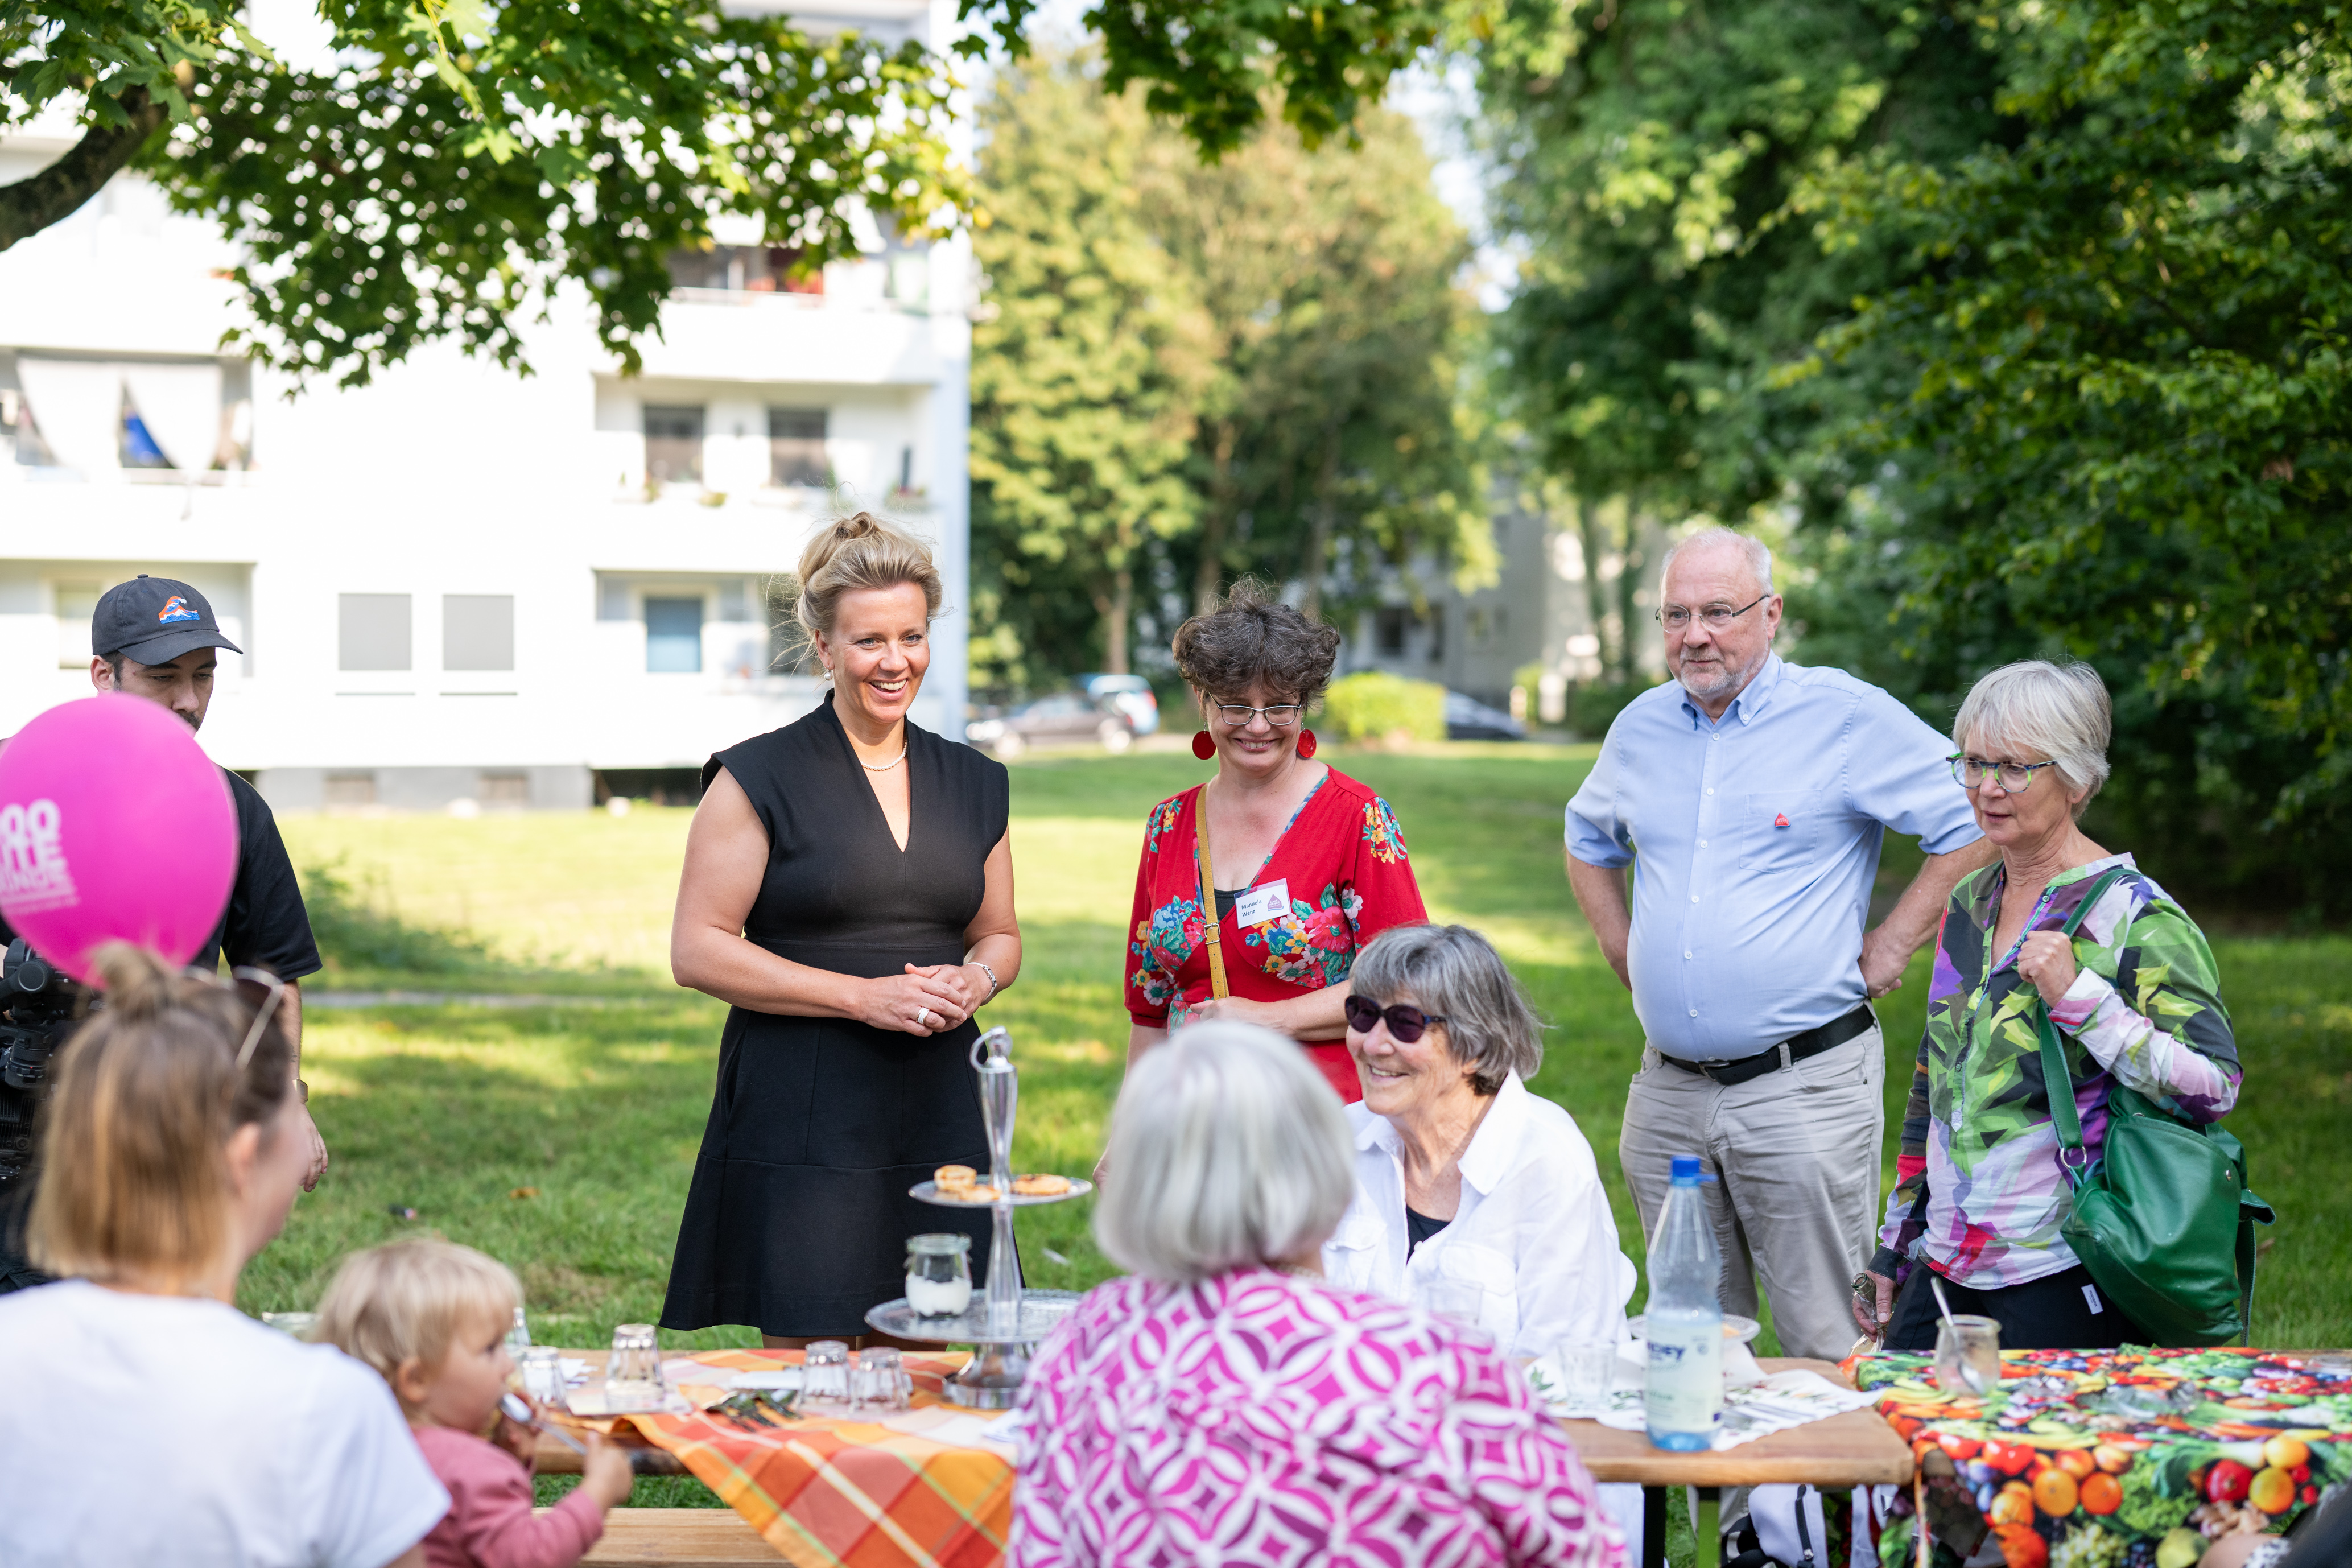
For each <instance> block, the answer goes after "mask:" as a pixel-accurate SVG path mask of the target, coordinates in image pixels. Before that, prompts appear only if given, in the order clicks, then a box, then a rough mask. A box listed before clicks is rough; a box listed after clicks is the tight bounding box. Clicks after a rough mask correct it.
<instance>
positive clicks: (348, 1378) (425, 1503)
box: [0, 1279, 449, 1568]
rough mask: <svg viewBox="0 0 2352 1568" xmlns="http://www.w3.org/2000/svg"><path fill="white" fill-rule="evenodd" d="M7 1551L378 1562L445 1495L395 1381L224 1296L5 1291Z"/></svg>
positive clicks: (30, 1561) (84, 1556) (94, 1559)
mask: <svg viewBox="0 0 2352 1568" xmlns="http://www.w3.org/2000/svg"><path fill="white" fill-rule="evenodd" d="M0 1467H5V1471H6V1474H7V1478H8V1480H7V1487H6V1501H5V1504H0V1563H6V1564H8V1565H9V1568H48V1565H49V1564H53V1563H56V1564H64V1563H73V1564H83V1563H87V1564H89V1565H90V1568H118V1565H120V1564H124V1563H175V1564H190V1565H197V1564H201V1565H204V1568H212V1565H214V1564H221V1565H228V1564H237V1565H240V1568H242V1565H246V1564H251V1565H253V1568H383V1564H385V1563H389V1562H391V1561H392V1560H393V1559H394V1558H395V1557H398V1556H399V1555H400V1554H401V1553H402V1552H405V1551H407V1550H408V1549H409V1548H410V1547H411V1546H414V1545H415V1544H416V1542H419V1541H422V1540H423V1539H424V1538H425V1532H426V1531H429V1530H431V1529H432V1528H433V1526H434V1525H435V1524H436V1523H437V1522H439V1521H440V1519H441V1516H442V1515H443V1514H444V1513H446V1512H447V1511H448V1508H449V1494H448V1493H447V1492H446V1491H444V1490H442V1489H441V1483H440V1482H439V1481H437V1480H436V1479H433V1472H432V1471H431V1470H429V1469H427V1468H425V1458H424V1456H423V1455H422V1454H421V1453H419V1452H418V1451H417V1447H416V1440H415V1437H414V1436H411V1435H410V1433H409V1430H408V1424H407V1422H405V1421H404V1420H403V1419H402V1417H401V1414H400V1406H399V1405H398V1404H397V1403H396V1402H395V1401H394V1398H393V1396H392V1390H391V1389H390V1388H388V1387H386V1386H385V1384H384V1382H383V1379H382V1378H381V1377H378V1376H377V1375H376V1374H375V1373H374V1372H373V1371H372V1370H371V1369H369V1368H368V1367H366V1366H364V1365H362V1363H359V1362H356V1361H353V1360H352V1358H351V1357H349V1356H347V1355H345V1354H343V1353H342V1352H341V1351H338V1350H336V1349H334V1348H333V1347H332V1346H331V1345H309V1344H303V1343H301V1342H299V1341H296V1340H292V1339H289V1338H288V1337H287V1336H286V1335H284V1334H281V1333H279V1332H278V1331H277V1330H275V1329H268V1328H264V1327H263V1326H262V1325H261V1324H259V1323H257V1322H255V1321H253V1320H252V1319H250V1318H248V1317H247V1316H246V1315H245V1314H244V1313H242V1312H239V1311H238V1310H236V1309H235V1308H234V1307H230V1306H227V1305H226V1304H225V1303H223V1302H219V1301H213V1300H194V1299H191V1298H187V1297H173V1296H142V1295H134V1294H131V1292H128V1291H121V1290H109V1289H103V1288H102V1287H100V1286H97V1285H92V1284H90V1283H89V1282H88V1281H87V1280H79V1279H68V1280H64V1281H61V1282H59V1283H58V1284H55V1285H44V1286H42V1287H40V1288H39V1289H34V1290H20V1291H18V1292H16V1294H14V1295H11V1296H0Z"/></svg>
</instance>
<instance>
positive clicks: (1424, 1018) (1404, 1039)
mask: <svg viewBox="0 0 2352 1568" xmlns="http://www.w3.org/2000/svg"><path fill="white" fill-rule="evenodd" d="M1344 1010H1345V1011H1346V1013H1347V1015H1348V1027H1349V1028H1351V1029H1353V1030H1355V1031H1356V1033H1358V1034H1360V1035H1369V1034H1370V1033H1371V1032H1372V1026H1374V1025H1376V1024H1378V1023H1380V1022H1381V1021H1382V1020H1383V1019H1385V1020H1386V1021H1387V1023H1388V1026H1389V1036H1390V1037H1391V1038H1392V1039H1394V1040H1395V1041H1396V1043H1397V1044H1399V1045H1401V1046H1409V1045H1411V1044H1412V1043H1413V1042H1414V1041H1415V1040H1418V1039H1419V1038H1421V1037H1422V1034H1423V1031H1424V1030H1426V1029H1427V1028H1428V1027H1429V1026H1431V1025H1432V1024H1443V1023H1444V1022H1446V1019H1445V1017H1444V1016H1443V1015H1441V1014H1437V1013H1424V1012H1423V1011H1422V1010H1421V1009H1420V1008H1418V1007H1415V1006H1413V1005H1412V1004H1410V1003H1406V1002H1398V1003H1395V1004H1393V1005H1390V1006H1387V1007H1383V1006H1381V1005H1380V1004H1379V1003H1377V1002H1375V1001H1373V1000H1372V999H1371V998H1370V997H1369V996H1350V997H1349V998H1348V1000H1347V1002H1346V1003H1345V1004H1344Z"/></svg>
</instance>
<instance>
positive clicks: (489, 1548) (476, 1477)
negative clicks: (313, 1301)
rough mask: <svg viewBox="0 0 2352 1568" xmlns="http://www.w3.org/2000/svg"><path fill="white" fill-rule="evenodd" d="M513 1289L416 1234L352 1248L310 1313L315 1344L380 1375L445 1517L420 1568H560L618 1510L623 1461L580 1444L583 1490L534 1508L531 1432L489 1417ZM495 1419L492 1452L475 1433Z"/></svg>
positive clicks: (507, 1361) (505, 1371)
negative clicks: (442, 1490) (432, 1479)
mask: <svg viewBox="0 0 2352 1568" xmlns="http://www.w3.org/2000/svg"><path fill="white" fill-rule="evenodd" d="M521 1302H522V1287H521V1286H520V1284H519V1283H518V1282H517V1281H516V1279H515V1277H514V1274H513V1272H512V1271H511V1270H510V1269H509V1268H507V1266H506V1265H505V1264H503V1263H500V1262H499V1261H498V1260H497V1259H496V1258H488V1257H485V1256H484V1255H482V1254H481V1253H478V1252H477V1251H475V1250H474V1249H473V1248H472V1247H459V1246H457V1244H456V1243H454V1242H447V1241H440V1240H436V1239H433V1238H429V1237H419V1238H416V1239H415V1240H410V1241H394V1242H389V1243H387V1244H385V1245H384V1246H382V1247H371V1248H369V1249H368V1250H367V1251H365V1252H355V1253H353V1254H352V1256H351V1257H349V1258H345V1259H344V1260H343V1266H342V1268H340V1269H339V1270H337V1271H336V1274H335V1280H334V1283H333V1284H331V1285H330V1286H329V1287H328V1288H327V1296H326V1300H323V1301H321V1302H320V1303H319V1338H320V1339H321V1340H324V1341H326V1342H329V1343H331V1344H333V1345H335V1346H337V1347H338V1348H340V1349H341V1351H342V1352H344V1353H345V1354H347V1355H352V1356H356V1357H357V1358H358V1359H360V1360H361V1361H363V1362H365V1363H368V1364H369V1365H370V1366H372V1367H373V1368H375V1370H376V1371H377V1372H378V1373H382V1374H383V1380H384V1382H386V1383H388V1384H391V1385H392V1392H393V1394H394V1397H396V1398H397V1399H398V1400H399V1401H400V1407H401V1409H402V1410H403V1411H404V1413H405V1414H406V1415H407V1416H408V1424H409V1426H410V1429H411V1430H413V1431H414V1432H415V1435H416V1446H417V1447H419V1448H421V1449H422V1450H424V1454H425V1464H426V1465H428V1466H429V1467H431V1468H432V1470H433V1473H434V1474H435V1475H436V1476H437V1477H439V1478H440V1480H441V1484H442V1485H443V1486H445V1487H446V1488H448V1489H449V1512H448V1514H447V1516H446V1517H445V1518H444V1519H443V1520H442V1521H441V1522H440V1523H439V1524H437V1525H436V1526H434V1527H433V1531H432V1533H431V1534H429V1535H427V1536H426V1537H425V1562H426V1563H428V1564H429V1565H430V1568H571V1565H572V1563H577V1562H579V1561H580V1559H581V1558H582V1556H583V1555H584V1554H585V1553H586V1552H587V1551H588V1549H589V1548H590V1547H591V1546H593V1545H594V1544H595V1543H596V1539H597V1537H599V1536H601V1535H603V1534H604V1515H605V1513H606V1512H607V1511H608V1510H612V1509H614V1508H616V1507H618V1506H619V1505H620V1504H621V1503H623V1502H625V1501H626V1500H627V1499H628V1496H629V1487H630V1482H631V1475H630V1470H629V1461H628V1458H627V1456H626V1455H625V1454H623V1453H622V1452H621V1451H620V1450H619V1449H617V1448H614V1447H611V1446H609V1445H608V1444H606V1443H605V1442H604V1439H603V1438H602V1437H601V1436H594V1435H593V1434H592V1435H591V1436H590V1437H589V1439H588V1458H587V1462H586V1464H585V1466H584V1467H583V1468H585V1470H586V1472H587V1473H586V1474H585V1475H584V1476H583V1477H582V1478H581V1483H580V1486H579V1487H578V1488H577V1489H575V1490H573V1491H572V1494H571V1495H570V1496H568V1497H566V1498H565V1499H564V1500H562V1502H560V1503H558V1504H556V1505H555V1507H554V1508H552V1509H551V1510H548V1511H547V1512H546V1513H545V1514H541V1515H536V1516H535V1515H533V1513H532V1512H531V1484H530V1454H531V1448H530V1441H531V1438H530V1433H529V1432H527V1431H525V1430H524V1429H523V1428H521V1427H520V1426H516V1425H515V1424H514V1423H512V1422H510V1421H507V1420H505V1419H504V1418H503V1417H499V1416H498V1409H499V1399H500V1398H501V1397H502V1396H503V1395H504V1394H506V1392H507V1378H508V1376H509V1374H510V1373H512V1372H513V1371H514V1358H513V1357H512V1356H510V1355H509V1354H508V1353H507V1348H506V1334H507V1329H508V1327H509V1325H510V1324H511V1323H512V1322H513V1321H514V1313H515V1309H516V1308H517V1307H518V1306H520V1305H521ZM493 1417H498V1431H499V1438H500V1439H501V1443H503V1444H507V1445H511V1446H510V1447H509V1446H501V1443H493V1442H491V1441H489V1440H488V1438H485V1437H484V1436H481V1434H482V1433H484V1432H485V1431H488V1429H489V1428H490V1426H491V1423H492V1419H493Z"/></svg>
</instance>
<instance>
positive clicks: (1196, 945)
mask: <svg viewBox="0 0 2352 1568" xmlns="http://www.w3.org/2000/svg"><path fill="white" fill-rule="evenodd" d="M1338 653H1339V633H1337V632H1335V631H1333V630H1332V629H1331V628H1330V627H1328V626H1318V625H1316V624H1315V623H1313V622H1311V621H1309V620H1307V617H1306V616H1302V615H1301V614H1299V613H1298V611H1297V610H1296V609H1293V608H1292V607H1291V606H1289V605H1285V604H1282V603H1280V602H1279V601H1277V600H1274V599H1271V598H1269V597H1268V596H1267V595H1265V594H1264V593H1263V592H1262V591H1261V590H1260V589H1258V588H1257V587H1256V586H1255V584H1250V583H1243V584H1239V585H1237V586H1236V587H1235V588H1234V591H1233V593H1232V595H1230V596H1228V597H1227V599H1226V600H1225V602H1224V604H1223V605H1221V606H1220V607H1219V608H1217V609H1216V610H1214V611H1213V612H1211V613H1210V614H1207V615H1202V616H1193V617H1192V619H1191V620H1189V621H1187V622H1185V623H1184V625H1183V626H1182V627H1181V628H1180V629H1179V630H1178V632H1177V633H1176V664H1177V668H1179V669H1181V671H1182V672H1183V675H1184V679H1185V680H1186V681H1188V682H1189V683H1190V684H1191V685H1192V692H1193V697H1194V700H1196V701H1197V702H1198V703H1199V704H1200V706H1201V710H1202V718H1203V719H1204V720H1205V721H1207V724H1208V728H1207V729H1206V730H1204V731H1202V735H1203V736H1205V737H1207V739H1208V741H1209V742H1213V743H1214V745H1215V748H1216V750H1215V752H1214V753H1213V754H1214V755H1215V757H1216V759H1217V772H1216V776H1215V777H1213V778H1212V779H1211V780H1210V781H1209V782H1208V783H1207V784H1202V785H1201V786H1199V787H1198V788H1194V789H1189V790H1186V791H1185V792H1184V793H1183V794H1182V795H1177V796H1175V797H1174V798H1173V799H1171V800H1164V801H1161V802H1160V804H1159V805H1156V806H1154V807H1152V808H1151V816H1150V819H1149V820H1148V821H1147V822H1146V823H1145V826H1144V834H1143V860H1142V864H1141V865H1140V866H1139V867H1138V868H1137V870H1136V877H1135V910H1134V914H1133V917H1132V919H1131V920H1130V921H1129V927H1128V931H1129V940H1128V956H1127V985H1126V997H1127V1011H1128V1016H1129V1018H1130V1019H1132V1020H1133V1023H1134V1026H1133V1028H1132V1030H1131V1031H1130V1032H1129V1040H1128V1060H1129V1062H1132V1061H1134V1060H1135V1058H1137V1057H1138V1056H1139V1055H1140V1054H1141V1053H1143V1052H1144V1051H1147V1050H1150V1048H1151V1047H1154V1046H1156V1045H1158V1044H1160V1041H1162V1040H1164V1039H1166V1038H1167V1037H1168V1031H1169V1030H1170V1029H1171V1028H1175V1027H1178V1026H1181V1025H1183V1024H1187V1023H1196V1022H1200V1021H1202V1020H1204V1019H1209V1018H1222V1019H1226V1020H1229V1021H1234V1022H1240V1023H1247V1024H1257V1025H1261V1026H1264V1027H1266V1028H1269V1029H1273V1030H1275V1031H1276V1032H1277V1033H1280V1034H1284V1035H1287V1036H1289V1037H1291V1038H1292V1039H1294V1040H1297V1041H1298V1042H1300V1044H1301V1046H1302V1047H1304V1048H1305V1050H1306V1051H1307V1056H1308V1057H1309V1058H1310V1059H1311V1060H1312V1061H1313V1062H1314V1065H1315V1066H1316V1067H1317V1068H1318V1069H1319V1070H1320V1071H1321V1072H1322V1074H1323V1076H1324V1077H1325V1078H1326V1079H1328V1080H1329V1082H1330V1085H1331V1087H1332V1088H1333V1089H1336V1090H1338V1091H1339V1097H1340V1098H1341V1099H1342V1100H1349V1101H1353V1100H1360V1099H1361V1098H1363V1092H1362V1089H1360V1086H1359V1085H1358V1083H1357V1079H1356V1066H1355V1062H1354V1061H1353V1059H1352V1058H1350V1057H1349V1054H1348V1047H1347V1033H1348V1026H1347V1021H1346V1019H1345V1018H1344V1016H1342V1014H1341V1010H1340V1008H1341V1004H1342V1003H1343V1002H1344V1001H1345V1000H1346V999H1347V995H1348V972H1349V969H1350V968H1352V967H1353V966H1354V963H1355V960H1356V952H1357V950H1358V949H1359V948H1360V947H1361V946H1362V945H1363V944H1364V943H1365V942H1370V940H1371V939H1372V938H1373V937H1374V936H1375V935H1377V934H1379V933H1380V932H1381V931H1386V930H1387V929H1388V928H1389V927H1391V926H1396V925H1412V924H1416V923H1418V922H1420V921H1424V920H1427V919H1428V918H1429V917H1428V915H1427V913H1426V912H1425V911H1423V909H1422V904H1421V889H1420V888H1419V887H1417V886H1416V885H1415V884H1414V882H1413V879H1412V863H1411V861H1410V860H1408V859H1407V858H1406V856H1405V846H1404V833H1403V830H1402V828H1401V827H1399V826H1398V825H1397V818H1396V813H1395V812H1394V811H1392V810H1391V809H1390V807H1389V804H1388V802H1386V801H1384V800H1382V799H1381V797H1380V796H1379V795H1374V794H1373V793H1372V792H1371V791H1370V790H1369V789H1367V788H1365V787H1364V786H1363V785H1362V784H1358V783H1357V782H1356V781H1355V780H1354V779H1351V778H1349V777H1348V776H1347V775H1346V774H1345V773H1340V772H1339V770H1338V769H1336V768H1334V767H1332V766H1330V765H1329V764H1328V763H1318V762H1316V761H1314V760H1312V759H1313V757H1314V754H1315V747H1314V742H1313V737H1312V734H1311V732H1309V731H1307V727H1306V724H1305V722H1304V720H1305V710H1306V707H1307V704H1309V703H1311V702H1313V701H1314V700H1315V699H1316V697H1317V696H1318V695H1319V694H1320V693H1321V692H1322V690H1323V688H1324V686H1325V685H1326V683H1328V681H1329V679H1331V662H1332V659H1333V658H1335V657H1336V656H1337V655H1338ZM1194 750H1195V751H1196V752H1199V751H1202V750H1204V746H1203V744H1202V742H1201V741H1200V740H1199V739H1197V738H1196V739H1195V741H1194ZM1203 816H1205V817H1206V820H1207V825H1208V841H1209V857H1208V858H1209V863H1210V869H1211V883H1212V892H1213V897H1214V899H1215V902H1216V918H1217V921H1218V928H1217V929H1218V932H1219V937H1220V940H1219V942H1218V944H1217V947H1218V952H1219V953H1220V955H1221V956H1222V958H1223V970H1224V974H1225V982H1226V986H1227V991H1228V994H1227V995H1225V996H1224V997H1223V998H1222V999H1220V998H1218V997H1217V996H1215V995H1213V984H1212V979H1211V964H1210V955H1209V943H1208V942H1207V941H1206V940H1205V939H1206V935H1207V931H1206V928H1205V927H1204V925H1203V924H1202V914H1203V907H1202V889H1201V881H1202V878H1201V870H1200V861H1199V858H1198V848H1197V835H1198V833H1199V831H1200V826H1201V823H1202V818H1203Z"/></svg>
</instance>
